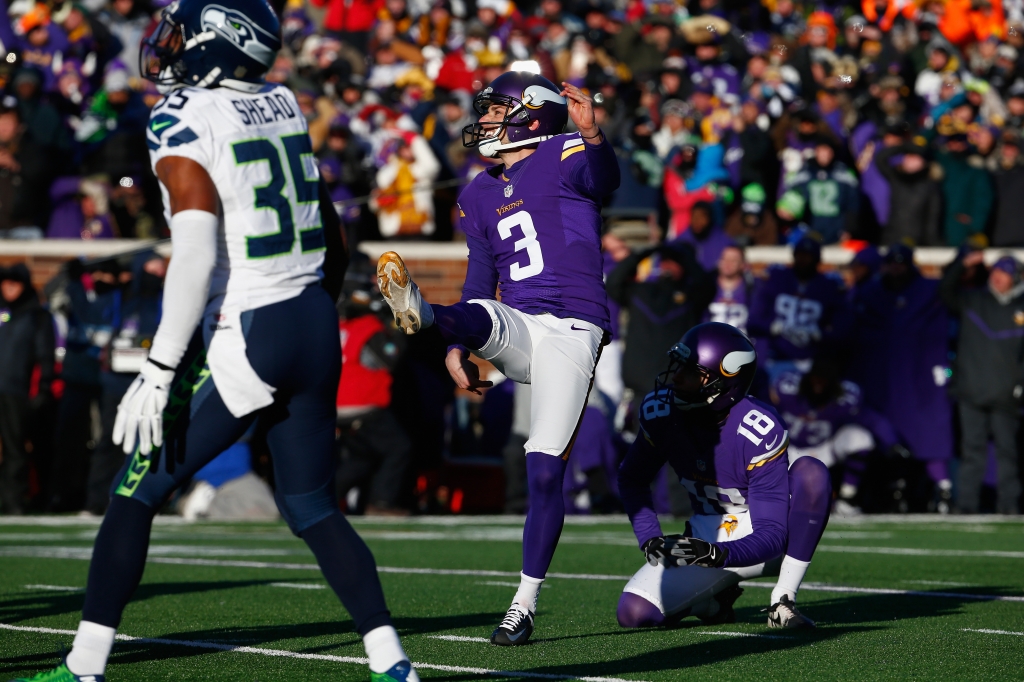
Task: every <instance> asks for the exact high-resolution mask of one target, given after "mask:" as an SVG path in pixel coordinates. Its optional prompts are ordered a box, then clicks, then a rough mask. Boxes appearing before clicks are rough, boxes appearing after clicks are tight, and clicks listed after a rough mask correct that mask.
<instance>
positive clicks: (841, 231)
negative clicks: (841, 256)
mask: <svg viewBox="0 0 1024 682" xmlns="http://www.w3.org/2000/svg"><path fill="white" fill-rule="evenodd" d="M785 188H786V191H785V193H784V194H783V196H782V199H781V200H780V202H779V206H778V208H777V210H778V213H779V217H780V218H782V219H783V220H800V219H803V220H804V222H806V223H807V224H808V225H809V226H810V228H811V229H812V230H814V231H815V232H817V233H818V234H819V235H821V238H822V241H823V243H825V244H832V243H835V242H837V241H841V240H843V239H846V238H848V237H849V235H850V234H852V233H853V232H854V231H855V230H856V227H857V212H858V210H859V209H860V194H859V192H858V191H857V178H856V176H854V174H853V173H851V172H850V169H848V168H847V167H846V165H845V164H843V163H841V162H839V161H836V151H835V147H833V146H832V143H831V141H830V140H828V139H826V138H823V137H822V138H819V139H818V141H817V143H816V144H815V147H814V159H813V160H812V161H810V162H808V164H807V166H806V167H805V168H804V169H803V170H801V171H800V172H798V173H793V174H790V175H788V176H787V177H786V179H785ZM808 214H809V215H808Z"/></svg>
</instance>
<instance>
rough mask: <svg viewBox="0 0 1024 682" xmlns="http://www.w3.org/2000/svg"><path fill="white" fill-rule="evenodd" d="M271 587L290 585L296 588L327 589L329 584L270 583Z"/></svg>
mask: <svg viewBox="0 0 1024 682" xmlns="http://www.w3.org/2000/svg"><path fill="white" fill-rule="evenodd" d="M270 586H271V587H290V588H292V589H294V590H326V589H327V585H317V584H316V583H270Z"/></svg>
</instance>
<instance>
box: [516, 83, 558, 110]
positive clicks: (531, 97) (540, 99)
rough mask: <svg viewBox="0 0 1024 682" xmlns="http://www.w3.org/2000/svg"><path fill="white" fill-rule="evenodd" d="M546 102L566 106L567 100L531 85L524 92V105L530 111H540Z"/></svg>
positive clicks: (538, 86)
mask: <svg viewBox="0 0 1024 682" xmlns="http://www.w3.org/2000/svg"><path fill="white" fill-rule="evenodd" d="M544 102H555V103H556V104H565V98H564V97H562V96H561V95H559V94H558V93H557V92H552V91H551V90H549V89H548V88H545V87H541V86H540V85H531V86H529V87H528V88H526V90H523V104H524V105H525V106H526V107H527V108H528V109H540V108H541V106H542V105H543V103H544Z"/></svg>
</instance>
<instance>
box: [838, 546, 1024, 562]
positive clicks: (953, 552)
mask: <svg viewBox="0 0 1024 682" xmlns="http://www.w3.org/2000/svg"><path fill="white" fill-rule="evenodd" d="M818 551H819V552H840V553H843V554H892V555H896V556H968V557H978V556H983V557H994V558H997V559H1024V552H1007V551H1003V550H998V549H978V550H967V549H917V548H915V547H841V546H837V545H818Z"/></svg>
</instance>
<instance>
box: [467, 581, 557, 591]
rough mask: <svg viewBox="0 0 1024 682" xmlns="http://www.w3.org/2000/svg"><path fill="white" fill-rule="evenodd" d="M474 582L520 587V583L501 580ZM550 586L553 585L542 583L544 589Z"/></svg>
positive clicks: (476, 583) (495, 585)
mask: <svg viewBox="0 0 1024 682" xmlns="http://www.w3.org/2000/svg"><path fill="white" fill-rule="evenodd" d="M473 584H474V585H492V586H494V587H519V583H513V582H502V581H501V580H478V581H476V582H475V583H473ZM549 587H551V585H547V584H544V585H541V589H544V590H546V589H547V588H549Z"/></svg>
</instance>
